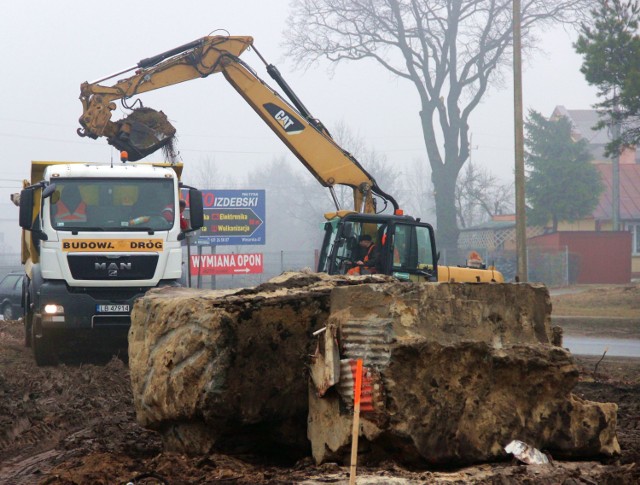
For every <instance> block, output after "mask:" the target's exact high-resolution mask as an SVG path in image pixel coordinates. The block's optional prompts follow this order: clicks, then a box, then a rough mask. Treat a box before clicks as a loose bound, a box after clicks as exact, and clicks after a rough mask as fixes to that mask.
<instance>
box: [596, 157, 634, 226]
mask: <svg viewBox="0 0 640 485" xmlns="http://www.w3.org/2000/svg"><path fill="white" fill-rule="evenodd" d="M595 167H596V168H597V169H598V171H599V172H600V176H601V177H602V182H603V184H604V186H605V189H604V192H603V193H602V195H601V196H600V201H599V203H598V207H597V208H596V210H595V211H594V213H593V216H594V217H595V219H596V220H611V218H612V213H613V202H612V196H611V187H612V183H611V180H612V172H613V165H611V164H610V163H596V164H595ZM619 167H620V219H621V220H640V164H637V163H634V164H620V165H619Z"/></svg>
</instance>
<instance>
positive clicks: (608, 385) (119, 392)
mask: <svg viewBox="0 0 640 485" xmlns="http://www.w3.org/2000/svg"><path fill="white" fill-rule="evenodd" d="M589 291H598V290H597V289H589V290H587V292H582V294H581V295H582V296H581V297H580V298H581V300H580V303H578V304H577V306H578V307H579V306H580V305H583V306H584V304H585V301H589V294H588V292H589ZM636 291H637V288H636V289H635V290H633V291H627V296H628V295H632V296H633V295H635V294H636V293H635V292H636ZM622 292H623V289H622V288H621V289H620V291H617V292H615V291H614V293H613V294H615V297H616V298H618V297H620V294H622ZM598 296H599V297H601V296H602V293H600V294H599V295H598ZM623 296H624V295H623ZM565 297H571V299H575V298H576V297H575V296H574V295H566V296H556V297H554V308H555V306H556V305H557V307H558V308H561V307H562V305H561V303H560V300H561V299H563V298H565ZM632 300H633V301H631V300H625V299H623V300H622V301H617V305H626V306H627V307H630V306H632V305H636V304H637V300H635V298H632ZM593 301H594V302H595V303H594V304H596V303H597V304H599V305H600V306H601V307H602V306H603V303H602V300H601V298H595V299H593ZM565 308H566V307H565ZM554 311H555V310H554ZM22 332H23V330H22V324H21V322H19V321H11V322H3V321H0V483H8V484H32V483H33V484H65V485H66V484H119V483H122V484H125V483H128V482H131V483H147V484H149V483H156V484H158V483H164V484H187V483H228V484H280V483H348V478H349V475H348V468H346V467H340V466H337V465H335V464H326V465H322V466H315V465H314V464H313V463H312V462H311V460H310V459H308V458H307V459H302V460H298V461H297V462H292V463H291V462H286V461H282V460H279V459H278V457H277V455H276V456H275V457H273V456H272V457H270V458H269V459H265V458H261V457H255V456H244V455H237V456H223V455H217V454H213V455H210V456H204V457H202V456H201V457H187V456H184V455H180V454H173V453H165V452H163V450H162V444H161V441H160V439H159V437H158V435H157V434H155V433H154V432H152V431H148V430H145V429H143V428H141V427H139V426H138V425H137V424H136V422H135V414H134V410H133V405H132V397H131V391H130V387H129V374H128V369H127V366H126V364H125V363H124V362H123V361H122V360H120V359H119V358H117V357H116V358H112V359H110V360H108V361H107V362H104V361H100V359H96V358H90V357H89V356H85V357H84V360H88V361H89V363H86V362H85V363H78V362H76V363H73V362H71V363H66V364H63V365H60V366H58V367H45V368H38V367H37V366H36V365H35V363H34V361H33V358H32V356H31V353H30V350H29V349H27V348H25V347H24V346H23V333H22ZM576 360H577V362H578V364H579V365H580V366H581V369H582V379H581V382H580V384H579V385H578V387H577V388H576V389H574V392H575V393H576V394H578V395H580V396H581V397H584V398H585V399H589V400H593V401H606V402H616V403H618V405H619V412H618V439H619V441H620V445H621V448H622V454H621V455H620V456H619V457H617V458H616V459H608V460H598V458H597V457H594V458H592V459H591V461H585V462H557V461H556V462H553V463H552V464H551V465H547V466H527V465H522V464H519V463H517V462H515V461H505V462H502V463H493V464H484V465H478V466H475V467H470V468H464V469H451V470H406V469H404V468H402V467H399V466H397V465H395V464H392V463H385V464H382V465H378V466H377V467H375V468H368V467H365V466H359V467H358V483H359V484H365V483H376V484H387V483H397V484H406V483H442V484H444V483H447V484H451V483H460V484H462V483H496V484H498V483H499V484H503V483H531V484H533V483H535V484H539V483H543V484H544V483H554V484H555V483H565V484H577V483H589V484H591V483H598V484H602V483H640V359H624V358H611V357H607V356H605V357H604V359H603V360H602V361H600V357H580V356H576ZM516 438H517V437H514V439H516Z"/></svg>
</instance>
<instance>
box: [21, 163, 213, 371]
mask: <svg viewBox="0 0 640 485" xmlns="http://www.w3.org/2000/svg"><path fill="white" fill-rule="evenodd" d="M181 172H182V165H181V164H169V163H157V164H142V163H138V164H131V163H129V164H117V165H113V164H104V165H101V164H88V163H61V162H32V165H31V180H30V181H26V180H25V182H24V185H25V187H24V189H23V190H22V191H21V193H20V197H19V199H18V198H16V199H17V202H18V203H19V206H20V226H21V227H22V229H23V234H22V263H23V264H24V268H25V273H26V276H27V277H26V278H25V279H24V281H25V282H24V285H23V308H24V325H25V344H26V345H27V346H31V347H32V348H33V353H34V356H35V360H36V362H37V364H38V365H48V364H52V363H55V362H56V361H57V354H58V351H60V350H62V349H63V348H64V347H65V345H67V343H68V342H70V341H72V340H73V338H74V337H82V336H83V334H84V335H87V334H88V335H91V336H94V337H96V336H97V337H98V339H99V338H100V335H101V334H102V333H104V335H105V336H106V335H108V334H113V333H116V334H118V333H119V334H120V335H124V336H126V334H127V332H128V328H129V326H130V311H131V308H132V305H133V302H134V300H135V299H136V298H137V297H139V296H141V295H143V294H144V293H145V292H146V291H147V290H148V289H150V288H154V287H158V286H174V285H178V284H179V282H180V279H181V276H182V248H181V242H182V240H184V239H185V236H186V233H187V232H189V231H191V230H193V229H191V228H196V229H197V228H200V227H202V218H203V214H202V195H201V193H200V191H199V190H197V189H195V188H193V187H184V188H185V189H188V197H187V201H188V203H189V212H190V223H191V224H190V227H191V228H189V227H187V226H186V225H185V223H184V221H182V224H181V220H182V219H181V218H182V214H181V212H180V204H179V199H180V193H181V190H180V189H181V187H183V186H182V184H181V182H180V175H181ZM67 350H68V349H67Z"/></svg>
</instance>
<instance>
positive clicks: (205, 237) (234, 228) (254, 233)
mask: <svg viewBox="0 0 640 485" xmlns="http://www.w3.org/2000/svg"><path fill="white" fill-rule="evenodd" d="M202 202H203V206H204V227H203V228H202V231H201V233H200V236H199V237H198V241H197V243H198V244H204V245H243V244H265V191H264V190H203V191H202Z"/></svg>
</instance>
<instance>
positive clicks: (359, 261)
mask: <svg viewBox="0 0 640 485" xmlns="http://www.w3.org/2000/svg"><path fill="white" fill-rule="evenodd" d="M338 227H339V231H340V232H339V234H337V236H334V239H333V246H334V247H333V248H331V249H329V250H327V254H328V255H331V257H330V258H328V259H327V261H328V264H327V266H329V267H328V268H326V269H327V272H328V273H329V274H352V275H353V274H373V273H380V272H382V265H381V261H382V259H381V245H382V243H381V239H380V235H381V234H384V230H385V228H386V225H385V224H377V223H375V222H359V221H345V222H343V224H342V225H341V226H338ZM327 235H328V233H325V245H326V243H327V241H328V240H330V239H328V238H327ZM323 252H324V247H323ZM358 266H359V267H360V268H358ZM323 269H324V268H322V266H321V267H320V270H323Z"/></svg>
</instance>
